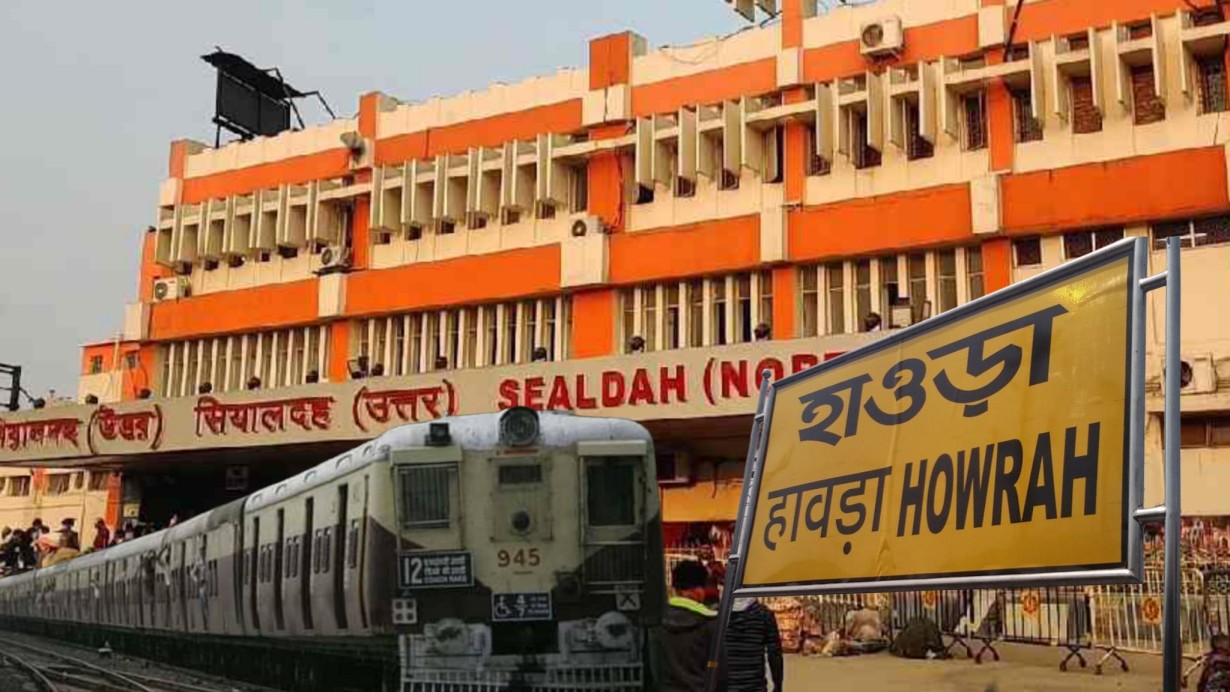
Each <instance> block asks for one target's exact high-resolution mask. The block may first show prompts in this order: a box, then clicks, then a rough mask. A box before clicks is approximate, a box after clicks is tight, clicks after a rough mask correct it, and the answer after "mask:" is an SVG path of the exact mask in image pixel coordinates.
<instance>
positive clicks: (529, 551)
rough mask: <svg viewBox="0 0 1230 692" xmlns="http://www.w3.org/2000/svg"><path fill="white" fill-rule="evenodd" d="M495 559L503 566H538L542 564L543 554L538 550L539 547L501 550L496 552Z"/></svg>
mask: <svg viewBox="0 0 1230 692" xmlns="http://www.w3.org/2000/svg"><path fill="white" fill-rule="evenodd" d="M495 559H496V564H497V565H498V566H499V567H501V568H506V567H537V566H538V565H541V564H542V554H541V553H539V552H538V548H517V549H515V550H501V551H500V552H498V553H496V556H495Z"/></svg>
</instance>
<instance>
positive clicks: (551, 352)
mask: <svg viewBox="0 0 1230 692" xmlns="http://www.w3.org/2000/svg"><path fill="white" fill-rule="evenodd" d="M571 318H572V300H571V297H569V296H556V297H554V298H536V299H532V300H521V301H516V302H511V303H499V304H491V305H479V306H468V307H461V308H449V309H445V310H432V311H425V312H414V313H408V314H402V315H391V316H387V317H372V318H368V319H364V320H357V321H355V322H354V323H353V326H352V328H353V329H354V332H355V338H353V339H352V340H351V343H353V344H356V348H355V350H354V351H353V352H352V354H351V356H352V360H353V361H355V362H356V363H365V364H366V367H367V371H366V373H365V374H364V376H366V377H381V376H404V375H416V374H422V373H428V372H437V371H444V370H457V369H461V368H481V367H487V366H490V365H512V364H516V363H530V362H534V361H560V360H565V359H566V358H567V351H568V342H569V339H570V337H571V324H572V319H571Z"/></svg>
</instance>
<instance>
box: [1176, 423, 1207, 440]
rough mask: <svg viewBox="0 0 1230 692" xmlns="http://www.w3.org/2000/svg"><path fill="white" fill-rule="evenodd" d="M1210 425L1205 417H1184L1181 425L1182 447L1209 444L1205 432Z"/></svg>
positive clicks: (1180, 437) (1180, 438)
mask: <svg viewBox="0 0 1230 692" xmlns="http://www.w3.org/2000/svg"><path fill="white" fill-rule="evenodd" d="M1207 431H1208V425H1207V423H1206V422H1205V419H1204V418H1184V419H1183V422H1182V423H1181V424H1180V425H1179V446H1180V447H1204V446H1206V445H1207V444H1208V439H1207V438H1206V436H1205V433H1206V432H1207Z"/></svg>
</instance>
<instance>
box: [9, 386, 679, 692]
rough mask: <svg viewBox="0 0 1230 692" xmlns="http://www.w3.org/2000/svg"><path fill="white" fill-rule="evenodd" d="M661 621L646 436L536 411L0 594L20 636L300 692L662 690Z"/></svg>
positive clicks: (353, 455) (397, 442) (405, 438)
mask: <svg viewBox="0 0 1230 692" xmlns="http://www.w3.org/2000/svg"><path fill="white" fill-rule="evenodd" d="M664 606H665V579H664V574H663V555H662V546H661V524H660V517H659V507H658V492H657V483H656V474H655V468H654V452H653V443H652V440H651V439H650V436H649V434H648V432H647V431H646V430H645V429H644V428H643V427H641V426H640V425H637V424H635V423H632V422H629V421H625V420H621V419H610V418H593V417H579V416H573V415H570V414H563V413H540V412H536V411H533V410H531V409H526V408H514V409H509V410H507V411H504V412H502V413H499V414H481V415H473V416H460V417H455V418H447V419H442V420H438V421H433V422H429V423H422V424H414V425H408V426H403V427H400V428H397V429H394V430H391V431H389V432H387V433H385V434H383V435H381V436H380V437H378V438H377V439H375V440H372V441H371V442H368V443H365V444H363V445H362V446H360V447H358V448H357V449H354V450H352V451H350V452H348V453H345V454H342V455H340V456H337V457H335V458H333V459H329V460H328V461H326V462H324V463H322V464H320V465H318V466H316V467H314V468H311V469H308V470H307V471H304V472H303V473H300V474H298V475H296V476H294V477H292V478H289V479H287V480H285V481H283V482H281V483H278V484H276V485H274V486H272V487H268V488H264V489H262V490H260V491H257V492H255V493H253V494H251V495H249V496H248V497H245V498H242V499H240V500H236V501H234V502H231V503H230V504H227V505H224V506H222V507H219V508H217V509H214V510H212V511H210V512H208V513H206V514H202V515H199V516H197V517H194V518H192V519H190V520H188V521H184V522H181V523H180V524H178V525H176V526H174V527H171V528H169V529H167V530H164V531H160V532H158V533H154V534H150V535H148V536H144V537H142V538H139V539H136V540H133V541H129V542H126V543H123V544H120V545H118V546H115V547H113V548H109V549H107V550H103V551H99V552H95V553H90V554H87V555H84V556H82V557H80V558H77V559H75V560H71V561H68V562H63V563H60V564H57V565H55V566H52V567H48V568H44V569H39V570H35V571H32V572H27V573H24V574H20V575H16V576H12V577H8V578H5V579H0V624H3V625H4V626H5V627H6V628H8V629H18V630H23V631H30V632H35V633H41V634H46V635H50V636H57V637H62V638H68V639H72V640H75V641H78V642H81V643H86V644H90V645H97V646H102V645H104V644H109V645H111V646H112V648H115V649H117V650H121V651H127V652H131V653H134V654H139V655H143V656H147V657H152V658H157V659H161V660H167V661H171V662H175V663H178V664H181V665H187V666H192V667H200V668H207V669H209V670H212V671H214V672H218V673H223V674H226V675H228V676H232V677H235V678H237V679H246V680H250V681H253V682H258V683H265V684H269V685H273V686H283V687H286V686H289V687H291V689H296V690H299V689H303V690H313V689H319V690H351V689H353V690H403V691H404V692H420V691H426V690H456V691H458V692H464V691H469V690H474V691H477V690H500V689H509V690H641V689H648V688H651V686H652V681H651V678H652V673H651V666H650V665H649V661H650V659H651V658H652V657H651V656H650V655H649V652H650V649H651V645H650V641H651V640H652V634H653V632H654V630H655V628H656V626H657V625H658V624H659V622H660V617H661V614H662V611H663V608H664Z"/></svg>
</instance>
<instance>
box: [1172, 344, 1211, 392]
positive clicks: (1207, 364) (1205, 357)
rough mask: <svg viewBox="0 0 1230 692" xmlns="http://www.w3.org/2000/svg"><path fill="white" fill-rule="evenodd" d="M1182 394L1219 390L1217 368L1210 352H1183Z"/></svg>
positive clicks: (1180, 375) (1180, 366)
mask: <svg viewBox="0 0 1230 692" xmlns="http://www.w3.org/2000/svg"><path fill="white" fill-rule="evenodd" d="M1179 387H1180V389H1179V392H1180V393H1181V394H1212V393H1214V392H1216V391H1217V370H1216V369H1215V367H1214V365H1213V356H1212V354H1209V353H1200V354H1187V353H1185V354H1183V356H1182V357H1181V360H1180V364H1179Z"/></svg>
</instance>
